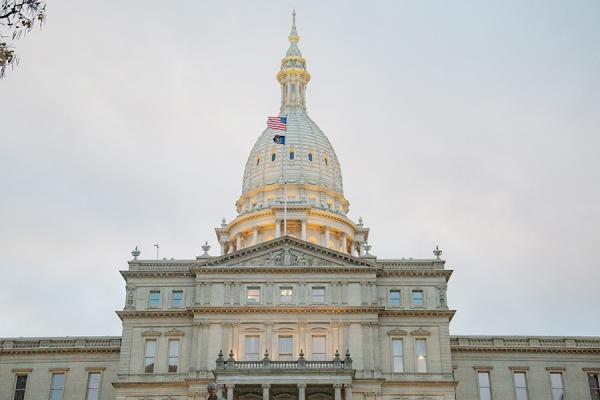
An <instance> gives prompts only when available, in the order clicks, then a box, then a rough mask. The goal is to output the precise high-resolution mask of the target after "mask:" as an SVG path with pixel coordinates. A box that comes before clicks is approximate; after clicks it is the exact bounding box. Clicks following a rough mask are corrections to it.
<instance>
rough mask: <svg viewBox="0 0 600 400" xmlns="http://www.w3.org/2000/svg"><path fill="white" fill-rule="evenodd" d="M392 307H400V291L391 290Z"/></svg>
mask: <svg viewBox="0 0 600 400" xmlns="http://www.w3.org/2000/svg"><path fill="white" fill-rule="evenodd" d="M390 305H392V306H399V305H400V291H399V290H391V291H390Z"/></svg>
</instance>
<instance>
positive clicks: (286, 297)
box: [279, 287, 294, 304]
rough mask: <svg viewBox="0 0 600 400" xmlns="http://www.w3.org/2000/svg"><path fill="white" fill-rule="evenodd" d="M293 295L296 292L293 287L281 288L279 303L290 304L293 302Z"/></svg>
mask: <svg viewBox="0 0 600 400" xmlns="http://www.w3.org/2000/svg"><path fill="white" fill-rule="evenodd" d="M293 295H294V291H293V289H292V288H291V287H282V288H279V302H280V303H282V304H290V303H291V302H292V298H293Z"/></svg>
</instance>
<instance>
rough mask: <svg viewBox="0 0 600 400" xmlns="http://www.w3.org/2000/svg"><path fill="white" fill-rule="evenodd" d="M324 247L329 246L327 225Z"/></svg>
mask: <svg viewBox="0 0 600 400" xmlns="http://www.w3.org/2000/svg"><path fill="white" fill-rule="evenodd" d="M323 247H327V248H329V227H328V226H326V227H325V243H323Z"/></svg>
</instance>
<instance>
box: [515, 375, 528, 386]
mask: <svg viewBox="0 0 600 400" xmlns="http://www.w3.org/2000/svg"><path fill="white" fill-rule="evenodd" d="M513 380H514V383H515V387H516V388H524V387H527V383H526V382H525V373H524V372H515V373H514V374H513Z"/></svg>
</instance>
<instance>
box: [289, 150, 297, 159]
mask: <svg viewBox="0 0 600 400" xmlns="http://www.w3.org/2000/svg"><path fill="white" fill-rule="evenodd" d="M294 158H296V153H294V152H293V151H290V160H293V159H294Z"/></svg>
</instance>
